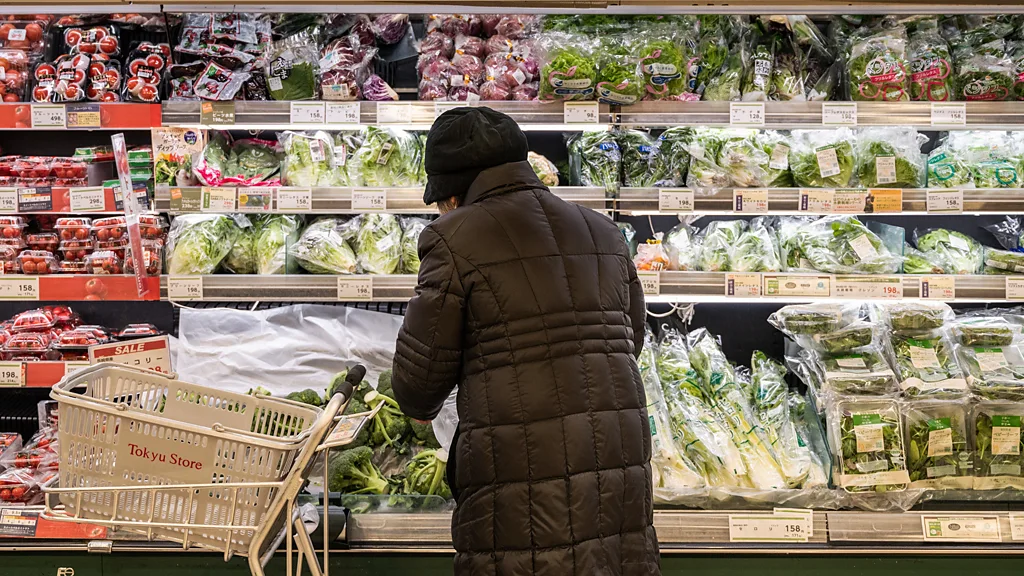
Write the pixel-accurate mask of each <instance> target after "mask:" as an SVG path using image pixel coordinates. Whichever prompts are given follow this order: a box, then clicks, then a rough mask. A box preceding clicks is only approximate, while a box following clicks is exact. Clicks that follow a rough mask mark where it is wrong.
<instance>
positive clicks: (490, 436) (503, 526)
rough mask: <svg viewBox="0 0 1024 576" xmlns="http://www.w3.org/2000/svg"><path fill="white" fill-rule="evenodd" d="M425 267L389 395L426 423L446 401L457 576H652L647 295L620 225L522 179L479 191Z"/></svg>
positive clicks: (503, 179)
mask: <svg viewBox="0 0 1024 576" xmlns="http://www.w3.org/2000/svg"><path fill="white" fill-rule="evenodd" d="M419 254H420V259H421V267H420V275H419V286H418V287H417V293H416V297H415V298H413V300H412V301H411V302H410V303H409V308H408V312H407V314H406V317H405V325H404V326H403V327H402V330H401V332H400V333H399V336H398V345H397V352H396V354H395V362H394V375H393V378H394V379H393V384H394V391H395V396H396V398H397V400H398V402H399V404H401V407H402V410H403V411H404V412H405V413H406V414H408V415H409V416H411V417H413V418H417V419H424V420H427V419H432V418H434V417H435V416H436V415H437V413H438V411H439V410H440V408H441V405H442V403H443V402H444V400H445V398H446V397H447V396H448V395H449V393H450V392H451V390H452V389H453V388H454V387H456V386H458V396H457V398H458V412H459V419H460V422H459V435H458V438H457V440H456V445H455V446H454V447H453V449H452V452H453V454H452V456H451V457H452V458H454V459H455V469H456V472H455V474H454V475H455V478H454V482H453V483H452V484H453V485H452V488H453V490H454V491H456V492H457V500H458V507H457V509H456V510H455V514H454V517H453V519H452V533H453V538H454V543H455V549H456V551H457V555H456V558H455V573H456V574H457V575H459V576H470V575H472V576H520V575H522V576H526V575H531V574H538V575H550V576H569V575H580V576H612V575H636V576H652V575H658V574H660V568H659V558H658V541H657V537H656V536H655V533H654V527H653V525H652V520H653V513H652V495H651V466H650V459H651V439H650V427H649V425H648V419H647V411H646V409H645V408H644V407H645V405H646V402H645V399H644V390H643V385H642V383H641V381H640V373H639V370H638V369H637V365H636V361H635V356H636V355H637V354H639V352H640V347H641V345H642V343H643V328H642V325H643V322H644V302H643V291H642V289H641V287H640V283H639V281H638V279H637V276H636V271H635V269H634V267H633V264H632V262H631V261H630V259H629V255H628V253H627V249H626V245H625V243H624V242H623V241H622V238H621V236H620V234H619V231H618V229H617V228H616V227H615V225H614V224H613V223H612V222H611V221H610V220H609V219H607V218H606V217H604V216H602V215H600V214H598V213H597V212H594V211H592V210H589V209H586V208H582V207H580V206H577V205H574V204H569V203H567V202H565V201H563V200H561V199H560V198H558V197H556V196H555V195H553V194H551V192H550V191H548V189H547V188H545V187H544V186H543V185H541V184H540V182H539V181H538V179H537V177H536V176H535V175H534V173H533V170H532V169H531V168H530V165H529V164H528V163H527V162H517V163H512V164H505V165H502V166H498V167H495V168H491V169H488V170H485V171H484V172H483V173H481V174H480V176H479V177H478V178H477V179H476V180H475V181H474V183H473V185H472V186H471V187H470V190H469V192H468V193H467V195H466V197H465V200H464V203H463V206H462V207H460V208H458V209H457V210H455V211H453V212H450V213H448V214H447V215H445V216H443V217H441V218H439V219H438V220H436V221H435V222H433V223H432V224H431V225H430V226H428V227H427V228H426V230H424V231H423V234H422V235H421V236H420V240H419ZM449 469H451V466H450V467H449Z"/></svg>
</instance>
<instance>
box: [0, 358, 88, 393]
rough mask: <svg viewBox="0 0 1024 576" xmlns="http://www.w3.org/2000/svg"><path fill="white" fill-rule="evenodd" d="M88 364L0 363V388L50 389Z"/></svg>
mask: <svg viewBox="0 0 1024 576" xmlns="http://www.w3.org/2000/svg"><path fill="white" fill-rule="evenodd" d="M88 366H89V362H85V361H83V362H0V387H4V388H8V387H10V388H50V387H51V386H53V385H54V384H56V383H57V382H60V381H61V379H62V378H64V376H66V375H67V374H71V373H73V372H75V371H77V370H81V369H83V368H86V367H88Z"/></svg>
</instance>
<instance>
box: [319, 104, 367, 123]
mask: <svg viewBox="0 0 1024 576" xmlns="http://www.w3.org/2000/svg"><path fill="white" fill-rule="evenodd" d="M326 107H327V108H326V109H327V123H328V124H359V120H360V117H359V112H360V110H361V108H360V104H359V102H327V104H326Z"/></svg>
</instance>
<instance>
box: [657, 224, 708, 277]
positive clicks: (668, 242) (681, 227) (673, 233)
mask: <svg viewBox="0 0 1024 576" xmlns="http://www.w3.org/2000/svg"><path fill="white" fill-rule="evenodd" d="M694 235H695V232H694V230H693V228H692V227H691V226H690V225H689V224H687V223H685V222H680V223H679V224H676V225H675V226H674V227H673V228H672V229H671V230H669V231H668V233H667V234H665V241H664V244H665V250H666V251H667V252H668V260H669V264H668V269H669V270H683V271H685V270H697V269H698V267H697V254H698V253H699V249H698V246H697V241H696V239H695V238H694Z"/></svg>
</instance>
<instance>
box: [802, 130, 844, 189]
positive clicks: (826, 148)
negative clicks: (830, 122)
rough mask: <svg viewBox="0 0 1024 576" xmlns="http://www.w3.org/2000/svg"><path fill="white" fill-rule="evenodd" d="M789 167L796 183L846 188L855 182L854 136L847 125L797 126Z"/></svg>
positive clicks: (809, 186) (803, 185)
mask: <svg viewBox="0 0 1024 576" xmlns="http://www.w3.org/2000/svg"><path fill="white" fill-rule="evenodd" d="M790 141H791V143H792V144H791V147H790V150H789V169H790V171H791V172H792V173H793V181H794V182H795V183H796V185H797V186H800V187H807V188H845V187H849V186H851V185H852V184H853V183H854V181H855V180H854V164H855V155H854V144H855V137H854V134H853V132H852V131H850V130H849V129H848V128H839V129H836V130H794V131H793V132H792V134H791V140H790Z"/></svg>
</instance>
